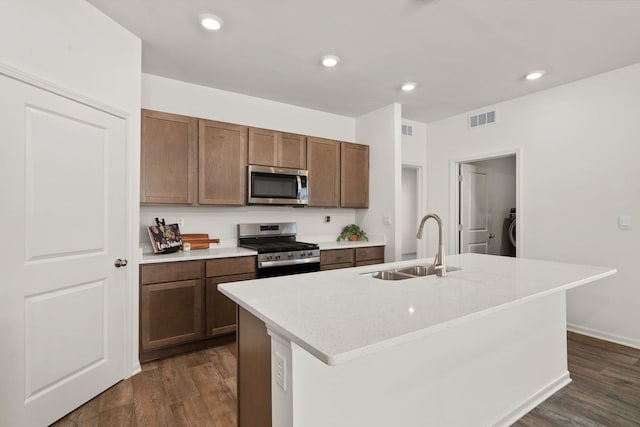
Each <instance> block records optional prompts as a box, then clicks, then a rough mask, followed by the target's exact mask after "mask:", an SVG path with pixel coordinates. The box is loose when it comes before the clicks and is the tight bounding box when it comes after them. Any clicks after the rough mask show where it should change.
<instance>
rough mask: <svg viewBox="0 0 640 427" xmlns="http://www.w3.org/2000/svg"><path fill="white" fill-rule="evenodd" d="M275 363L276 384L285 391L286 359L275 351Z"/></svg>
mask: <svg viewBox="0 0 640 427" xmlns="http://www.w3.org/2000/svg"><path fill="white" fill-rule="evenodd" d="M275 356H276V357H275V358H274V363H275V365H276V366H275V372H274V375H275V377H276V378H275V379H276V384H278V385H279V386H280V388H281V389H282V390H284V391H287V359H286V358H285V357H284V356H283V355H281V354H280V353H278V352H277V351H276V355H275Z"/></svg>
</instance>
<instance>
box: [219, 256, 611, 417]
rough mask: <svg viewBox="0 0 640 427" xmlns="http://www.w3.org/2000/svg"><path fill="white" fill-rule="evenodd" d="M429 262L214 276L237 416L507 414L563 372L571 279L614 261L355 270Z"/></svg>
mask: <svg viewBox="0 0 640 427" xmlns="http://www.w3.org/2000/svg"><path fill="white" fill-rule="evenodd" d="M428 262H430V260H418V261H405V262H398V263H390V264H383V265H377V266H368V267H359V268H351V269H346V270H336V271H327V272H321V273H310V274H303V275H297V276H288V277H278V278H273V279H262V280H260V281H247V282H242V283H228V284H221V285H219V290H220V291H221V292H222V293H224V294H225V295H227V296H228V297H229V298H231V299H232V300H234V301H235V302H236V303H237V304H238V305H239V310H238V311H239V312H238V346H239V347H238V348H239V350H238V366H239V372H238V400H239V406H240V411H239V427H251V426H254V425H261V426H265V425H269V421H270V420H269V419H265V418H270V419H272V425H273V426H277V427H285V426H304V427H313V426H328V425H331V426H358V425H366V426H389V425H403V426H431V425H432V426H469V425H474V426H490V425H509V424H510V423H512V422H513V421H515V420H516V419H518V418H519V417H521V416H522V415H524V414H525V413H526V412H527V411H528V410H530V409H531V408H533V407H535V406H536V405H537V404H539V403H540V402H541V401H543V400H544V399H546V398H547V397H548V396H550V395H551V394H553V393H554V392H556V391H557V390H559V389H560V388H562V387H563V386H564V385H566V384H567V383H568V382H569V381H570V378H569V373H568V371H567V355H566V314H565V313H566V301H565V292H566V290H568V289H571V288H574V287H576V286H580V285H584V284H586V283H589V282H592V281H594V280H598V279H601V278H604V277H606V276H609V275H612V274H614V273H615V270H613V269H609V268H604V267H591V266H582V265H573V264H562V263H555V262H548V261H537V260H528V259H516V258H508V257H497V256H487V255H477V254H464V255H455V256H450V257H449V258H448V259H447V265H448V266H454V267H457V268H459V269H460V270H458V271H453V272H450V273H448V275H447V276H446V277H436V276H427V277H419V278H411V279H406V280H397V281H384V280H379V279H375V278H373V277H370V276H369V275H366V274H365V275H363V274H361V273H367V272H370V271H374V270H381V269H391V268H402V267H406V266H409V265H414V264H425V263H428ZM266 334H268V335H266ZM265 352H266V359H268V360H266V361H265V360H264V359H265V357H262V360H261V358H260V354H262V355H263V356H265ZM261 366H262V368H263V369H262V371H265V370H266V371H267V372H266V373H265V372H261V371H260V367H261ZM265 367H266V368H265ZM243 370H244V372H243ZM260 387H262V388H263V389H262V392H261V391H260ZM265 387H266V388H267V390H265V389H264V388H265ZM269 389H270V390H269ZM269 392H270V393H269ZM269 394H270V396H268V395H269ZM265 399H268V400H269V401H266V402H265V401H264V400H265ZM267 407H268V409H269V411H266V409H267Z"/></svg>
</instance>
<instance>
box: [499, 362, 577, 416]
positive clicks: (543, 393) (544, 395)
mask: <svg viewBox="0 0 640 427" xmlns="http://www.w3.org/2000/svg"><path fill="white" fill-rule="evenodd" d="M570 382H571V378H570V377H569V372H568V371H567V372H565V373H564V374H562V375H561V376H560V377H558V378H556V379H555V380H553V381H552V382H551V383H549V384H547V385H546V386H544V387H543V388H542V389H540V390H538V391H537V392H536V393H534V394H533V395H532V396H531V397H529V398H528V399H526V400H525V401H524V402H522V403H521V404H520V405H518V406H517V407H515V408H514V409H513V410H511V411H510V412H509V413H507V414H506V415H505V416H503V417H502V418H500V419H499V420H498V421H496V422H495V423H494V424H493V425H494V426H495V427H498V426H500V427H501V426H505V427H508V426H510V425H512V424H513V423H515V422H516V421H518V420H519V419H520V418H522V417H524V416H525V415H526V414H527V413H528V412H529V411H531V410H532V409H533V408H535V407H536V406H538V405H539V404H541V403H542V402H544V401H545V400H547V399H548V398H549V397H551V395H553V394H554V393H556V392H557V391H558V390H560V389H561V388H563V387H564V386H566V385H567V384H569V383H570Z"/></svg>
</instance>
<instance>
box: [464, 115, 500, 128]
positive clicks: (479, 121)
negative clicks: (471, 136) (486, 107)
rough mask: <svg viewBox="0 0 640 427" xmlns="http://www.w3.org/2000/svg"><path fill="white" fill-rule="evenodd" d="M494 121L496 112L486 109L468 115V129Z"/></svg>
mask: <svg viewBox="0 0 640 427" xmlns="http://www.w3.org/2000/svg"><path fill="white" fill-rule="evenodd" d="M495 122H496V112H495V111H487V112H486V113H481V114H477V115H475V116H469V129H472V128H477V127H478V126H484V125H488V124H491V123H495Z"/></svg>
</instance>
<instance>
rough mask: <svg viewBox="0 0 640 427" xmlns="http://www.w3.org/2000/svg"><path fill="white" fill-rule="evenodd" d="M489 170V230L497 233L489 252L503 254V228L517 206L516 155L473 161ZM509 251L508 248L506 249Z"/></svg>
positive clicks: (474, 163)
mask: <svg viewBox="0 0 640 427" xmlns="http://www.w3.org/2000/svg"><path fill="white" fill-rule="evenodd" d="M471 164H473V165H475V166H478V167H480V168H484V169H487V170H488V171H489V180H488V181H489V182H488V185H489V231H490V232H491V233H493V234H494V235H495V237H494V238H493V239H490V240H489V248H488V253H489V254H490V255H501V248H502V234H503V233H502V228H503V226H504V219H505V218H508V217H509V213H510V212H511V208H515V207H516V157H515V156H508V157H500V158H497V159H490V160H482V161H479V162H471ZM505 252H506V253H509V251H508V249H507V250H505Z"/></svg>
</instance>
